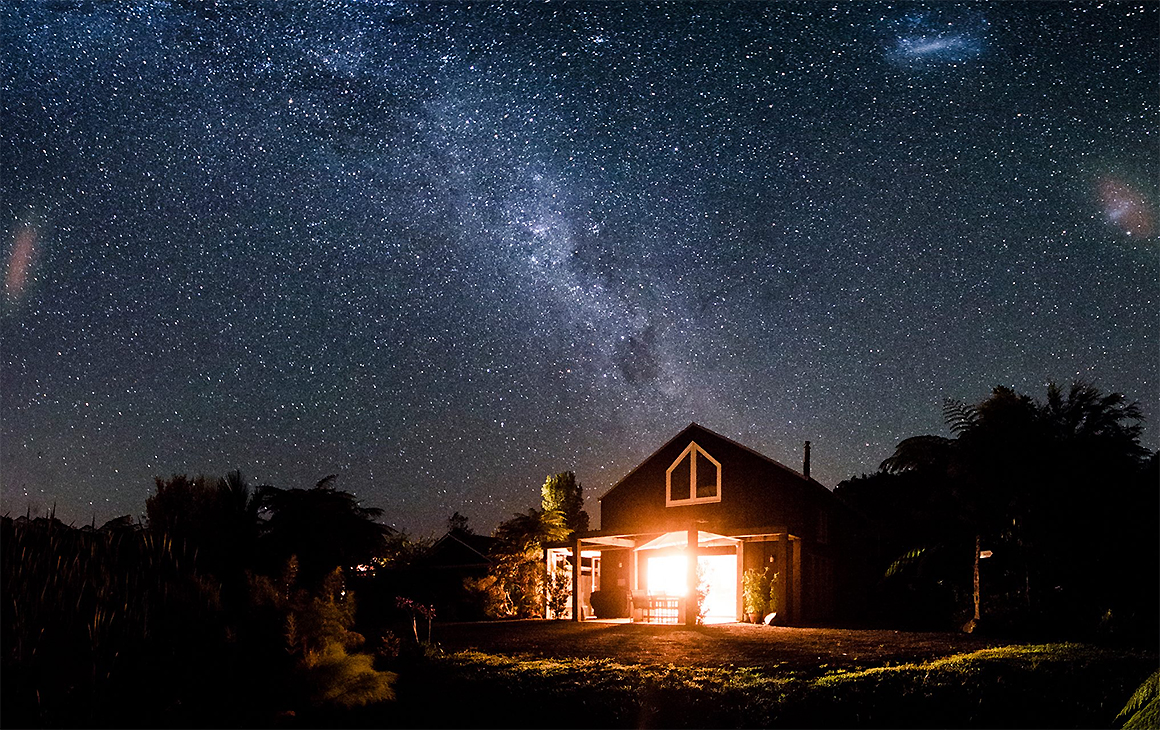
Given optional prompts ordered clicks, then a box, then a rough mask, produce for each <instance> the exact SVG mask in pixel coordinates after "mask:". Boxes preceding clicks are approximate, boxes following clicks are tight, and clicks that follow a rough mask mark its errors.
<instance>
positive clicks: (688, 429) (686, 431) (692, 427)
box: [597, 421, 834, 501]
mask: <svg viewBox="0 0 1160 730" xmlns="http://www.w3.org/2000/svg"><path fill="white" fill-rule="evenodd" d="M698 431H700V432H701V433H705V434H708V435H710V436H712V437H714V438H718V439H721V440H722V441H725V442H727V443H729V444H731V445H733V446H735V447H737V448H739V449H741V450H742V451H746V452H748V453H749V454H752V455H753V456H756V457H757V458H759V459H761V460H762V461H764V462H766V463H767V464H770V465H771V466H774V467H776V468H778V469H781V470H782V471H785V472H787V473H788V474H790V475H791V476H794V477H797V478H798V479H799V480H801V481H802V482H804V483H807V484H810V485H811V488H813V489H820V490H821V491H823V492H825V493H826V494H827V495H829V496H830V497H833V496H834V493H833V492H831V491H830V490H829V489H827V488H826V486H825V485H824V484H822V483H821V482H819V481H817V480H815V479H814V478H813V477H809V478H807V477H806V476H805V475H804V474H802V473H801V472H799V471H797V470H795V469H791V468H789V467H788V466H786V465H785V464H782V463H781V462H780V461H777V460H776V459H771V458H769V457H768V456H766V455H765V454H763V453H761V452H759V451H754V450H753V449H751V448H749V447H748V446H746V445H745V444H741V443H738V442H736V441H734V440H733V439H731V438H729V437H728V436H723V435H721V434H719V433H717V432H716V431H713V430H711V429H708V428H705V427H704V426H702V425H701V424H699V423H697V422H696V421H694V422H692V423H690V424H689V425H688V426H685V427H684V428H683V429H681V432H680V433H678V434H677V435H676V436H673V437H672V438H671V439H669V440H668V441H666V442H665V443H664V444H663V445H662V446H661V447H660V448H659V449H657V450H656V451H654V452H652V453H651V454H649V455H648V456H647V457H646V458H645V459H643V460H642V461H641V462H640V463H639V464H637V465H636V467H635V468H634V469H633V470H632V471H630V472H629V473H627V474H625V475H624V476H623V477H621V478H620V481H618V482H617V483H616V484H613V485H612V486H611V487H610V488H609V489H608V491H606V492H605V493H604V494H602V495H600V497H599V498H598V500H597V501H599V500H602V499H604V498H605V497H607V496H608V495H609V493H611V492H612V490H614V489H616V488H617V487H619V486H620V485H621V484H623V483H624V482H625V481H627V480H628V479H629V477H631V476H632V475H633V474H635V473H636V472H637V471H639V470H640V468H641V467H642V466H644V465H645V464H647V463H648V462H650V461H652V460H653V459H654V458H655V457H656V456H657V455H658V454H660V453H661V452H662V451H664V450H665V449H667V448H668V447H669V446H671V445H672V444H673V443H676V442H677V441H683V440H684V439H686V438H689V437H690V436H691V435H692V434H695V433H696V432H698Z"/></svg>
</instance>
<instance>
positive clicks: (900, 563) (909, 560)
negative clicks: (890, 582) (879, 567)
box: [886, 547, 926, 578]
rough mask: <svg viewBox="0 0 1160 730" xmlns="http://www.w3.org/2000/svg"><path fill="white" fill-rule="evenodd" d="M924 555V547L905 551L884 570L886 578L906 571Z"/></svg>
mask: <svg viewBox="0 0 1160 730" xmlns="http://www.w3.org/2000/svg"><path fill="white" fill-rule="evenodd" d="M924 554H926V548H925V547H917V548H914V549H913V550H907V551H906V552H905V553H903V554H902V555H900V556H899V557H898V558H897V559H896V560H895V561H894V562H893V563H891V564H890V567H889V568H887V569H886V577H887V578H889V577H891V576H893V575H897V574H898V573H901V572H902V571H903V570H905V569H907V568H908V567H910V566H911V565H914V564H915V563H917V562H918V561H919V560H921V559H922V556H923V555H924Z"/></svg>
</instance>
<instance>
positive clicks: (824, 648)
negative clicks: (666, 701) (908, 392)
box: [435, 620, 1003, 673]
mask: <svg viewBox="0 0 1160 730" xmlns="http://www.w3.org/2000/svg"><path fill="white" fill-rule="evenodd" d="M501 626H502V628H501ZM435 640H436V641H437V642H438V643H439V644H440V645H441V646H442V647H443V649H444V650H446V651H461V650H465V649H478V650H479V651H484V652H488V653H496V654H506V655H515V654H527V655H531V656H536V657H553V658H579V657H591V658H595V659H611V660H613V661H616V662H620V663H623V664H674V665H677V666H691V667H697V666H700V667H720V666H729V665H735V666H744V667H765V668H779V669H782V670H790V671H801V672H806V673H809V672H810V671H812V670H818V669H821V668H823V667H824V668H826V669H836V668H840V667H841V668H860V667H870V666H885V665H890V664H898V663H905V662H918V661H923V660H928V659H937V658H940V657H945V656H950V655H952V654H959V653H962V652H971V651H976V650H978V649H983V648H986V647H990V646H996V645H998V644H1001V643H1003V642H1001V641H998V640H989V639H986V638H980V637H977V636H971V635H966V634H957V633H933V632H908V631H889V630H855V629H813V628H786V627H779V626H762V625H753V624H715V625H710V626H697V627H693V628H689V627H685V626H656V625H643V624H629V623H607V622H602V621H590V622H584V623H575V622H572V621H541V620H529V621H504V622H488V623H460V624H443V625H441V626H438V627H437V632H436V636H435Z"/></svg>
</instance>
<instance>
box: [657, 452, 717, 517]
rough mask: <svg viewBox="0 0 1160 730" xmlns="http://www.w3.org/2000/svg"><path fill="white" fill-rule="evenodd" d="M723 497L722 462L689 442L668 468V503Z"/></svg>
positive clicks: (697, 501)
mask: <svg viewBox="0 0 1160 730" xmlns="http://www.w3.org/2000/svg"><path fill="white" fill-rule="evenodd" d="M720 501H721V462H719V461H717V460H716V459H714V458H713V457H712V456H709V454H708V452H706V451H705V450H704V449H702V448H701V447H700V446H698V445H697V443H696V442H695V441H691V442H689V445H688V447H686V448H685V450H684V451H682V452H681V455H680V456H678V457H677V460H676V461H674V462H673V463H672V465H671V466H670V467H669V468H668V470H667V471H666V472H665V506H666V507H673V506H677V505H683V504H701V503H704V502H720Z"/></svg>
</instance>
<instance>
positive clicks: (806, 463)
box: [802, 441, 810, 479]
mask: <svg viewBox="0 0 1160 730" xmlns="http://www.w3.org/2000/svg"><path fill="white" fill-rule="evenodd" d="M802 475H803V476H805V478H806V479H809V478H810V442H809V441H806V454H805V457H804V458H803V459H802Z"/></svg>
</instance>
